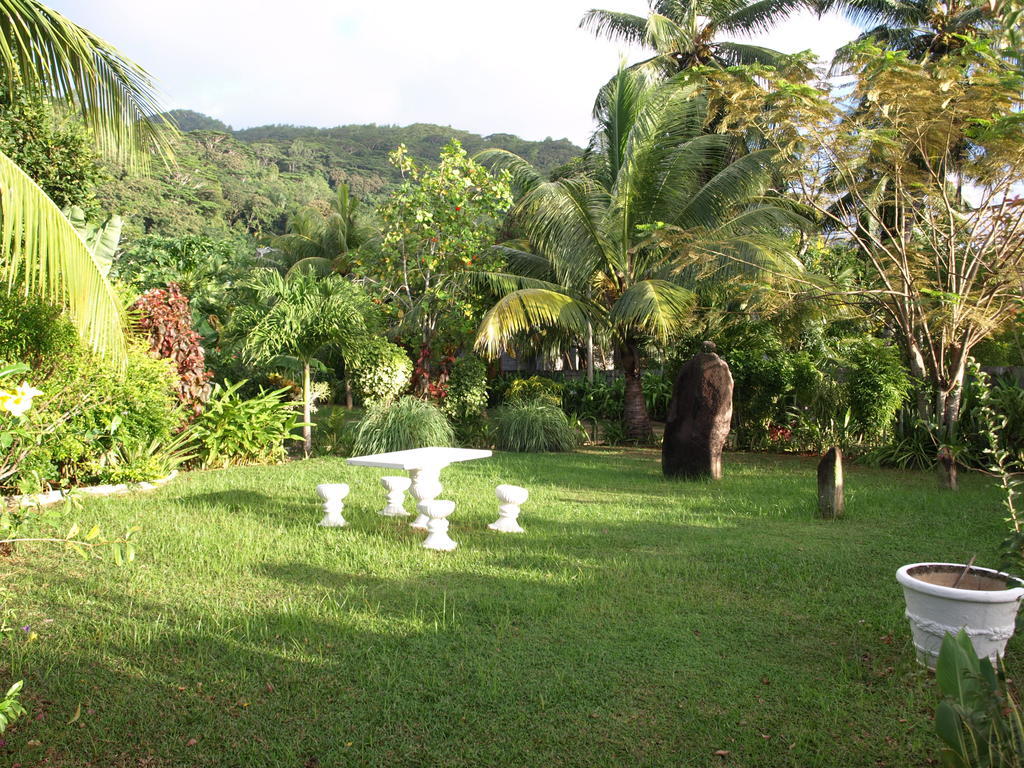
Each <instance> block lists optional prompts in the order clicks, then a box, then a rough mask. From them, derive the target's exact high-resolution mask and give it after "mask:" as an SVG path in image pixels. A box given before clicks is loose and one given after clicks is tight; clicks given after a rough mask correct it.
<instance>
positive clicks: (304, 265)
mask: <svg viewBox="0 0 1024 768" xmlns="http://www.w3.org/2000/svg"><path fill="white" fill-rule="evenodd" d="M333 271H334V262H333V261H331V260H330V259H325V258H324V257H322V256H310V257H309V258H306V259H299V260H298V261H296V262H295V263H294V264H292V265H291V266H290V267H288V271H287V272H285V273H284V276H285V278H291V277H294V276H295V275H297V274H300V273H303V274H309V275H314V276H316V277H327V275H329V274H331V272H333Z"/></svg>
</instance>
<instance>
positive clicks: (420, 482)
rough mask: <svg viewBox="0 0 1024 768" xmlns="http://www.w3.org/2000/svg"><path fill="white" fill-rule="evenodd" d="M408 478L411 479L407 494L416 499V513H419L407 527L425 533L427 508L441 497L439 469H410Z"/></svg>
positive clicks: (427, 520) (428, 517)
mask: <svg viewBox="0 0 1024 768" xmlns="http://www.w3.org/2000/svg"><path fill="white" fill-rule="evenodd" d="M409 476H410V477H411V478H412V487H411V488H410V489H409V492H410V493H411V494H412V496H413V498H414V499H416V511H417V512H418V513H419V514H418V515H417V516H416V519H415V520H413V521H412V522H411V523H409V527H410V528H415V529H416V530H418V531H425V530H427V523H428V522H429V521H430V515H429V514H428V513H427V506H428V505H429V504H430V502H432V501H433V500H434V499H436V498H437V497H438V496H440V495H441V467H423V468H422V469H410V470H409Z"/></svg>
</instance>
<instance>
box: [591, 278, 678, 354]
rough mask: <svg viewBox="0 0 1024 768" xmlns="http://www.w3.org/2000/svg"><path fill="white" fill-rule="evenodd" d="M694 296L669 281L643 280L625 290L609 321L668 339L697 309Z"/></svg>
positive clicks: (622, 326)
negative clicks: (695, 308) (694, 308)
mask: <svg viewBox="0 0 1024 768" xmlns="http://www.w3.org/2000/svg"><path fill="white" fill-rule="evenodd" d="M694 303H695V299H694V295H693V294H692V293H691V292H690V291H688V290H686V289H685V288H683V287H682V286H680V285H676V284H675V283H670V282H668V281H667V280H641V281H640V282H638V283H636V284H634V285H632V286H631V287H630V288H628V289H627V290H626V291H624V292H623V294H622V296H620V297H619V300H618V301H617V302H615V306H613V307H612V309H611V311H610V312H609V313H608V321H609V322H610V323H611V324H612V325H615V326H618V327H620V328H622V329H624V330H626V331H627V332H628V331H640V332H642V333H647V334H650V335H651V336H653V337H654V338H656V339H658V340H659V341H667V340H668V338H669V337H670V336H671V335H672V333H674V332H675V331H676V330H678V329H679V328H680V327H681V326H682V324H683V323H684V322H685V321H686V319H687V318H689V317H690V316H691V314H692V312H693V306H694Z"/></svg>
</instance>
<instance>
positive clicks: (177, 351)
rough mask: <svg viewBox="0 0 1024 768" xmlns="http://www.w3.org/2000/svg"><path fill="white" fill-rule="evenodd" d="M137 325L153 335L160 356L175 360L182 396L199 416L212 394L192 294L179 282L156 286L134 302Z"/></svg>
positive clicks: (133, 310)
mask: <svg viewBox="0 0 1024 768" xmlns="http://www.w3.org/2000/svg"><path fill="white" fill-rule="evenodd" d="M132 314H133V315H134V316H135V318H136V326H137V327H138V328H139V330H141V331H142V332H144V333H145V334H146V335H148V336H149V343H150V349H151V350H152V351H153V352H155V353H156V354H157V355H159V356H160V357H167V358H170V359H171V360H173V361H174V364H175V365H176V366H177V368H178V399H179V400H180V401H181V402H182V404H183V405H184V406H185V407H186V408H187V409H188V410H189V411H190V412H191V414H192V416H193V417H195V416H198V415H199V414H200V413H202V412H203V406H204V405H205V403H206V401H207V400H208V399H209V397H210V379H211V378H212V377H213V374H212V373H211V372H210V371H208V370H206V352H205V350H204V349H203V347H202V345H201V344H200V341H201V340H202V337H200V335H199V334H198V333H196V331H195V329H193V327H192V310H191V308H190V307H189V303H188V296H186V295H185V294H183V293H182V292H181V289H180V287H179V286H178V284H177V283H168V284H167V288H153V289H151V290H148V291H146V292H145V293H144V294H142V295H141V296H140V297H139V298H138V299H137V300H136V301H135V303H134V304H133V305H132Z"/></svg>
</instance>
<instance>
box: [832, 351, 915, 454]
mask: <svg viewBox="0 0 1024 768" xmlns="http://www.w3.org/2000/svg"><path fill="white" fill-rule="evenodd" d="M845 362H846V366H845V367H846V389H847V393H848V397H849V403H850V412H851V414H852V416H853V423H854V427H855V429H857V431H859V432H860V433H862V434H863V435H864V436H865V437H867V438H869V439H871V438H877V437H879V436H881V435H882V434H883V433H884V432H886V431H887V430H888V429H889V428H890V427H891V426H892V422H893V419H895V418H896V414H897V413H899V410H900V408H901V407H902V406H903V403H904V402H905V401H906V399H907V395H909V394H910V374H909V373H908V372H907V369H906V367H905V366H904V365H903V361H902V360H901V359H900V355H899V352H898V351H897V350H896V349H895V348H894V347H892V346H890V345H888V344H886V343H885V342H883V341H882V340H881V339H873V338H863V339H858V340H856V341H855V342H854V343H853V345H852V347H851V349H850V351H849V352H848V353H847V355H846V361H845Z"/></svg>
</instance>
